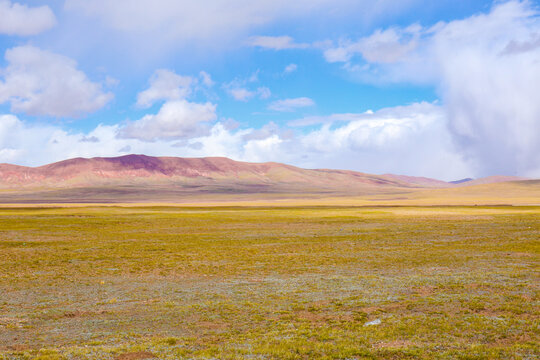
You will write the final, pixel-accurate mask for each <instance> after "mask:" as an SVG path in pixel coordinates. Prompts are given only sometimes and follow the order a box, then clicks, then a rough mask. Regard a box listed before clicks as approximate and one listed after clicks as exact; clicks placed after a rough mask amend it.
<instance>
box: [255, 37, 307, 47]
mask: <svg viewBox="0 0 540 360" xmlns="http://www.w3.org/2000/svg"><path fill="white" fill-rule="evenodd" d="M248 44H249V45H251V46H257V47H262V48H265V49H272V50H285V49H305V48H307V47H309V44H304V43H296V42H295V41H294V39H293V38H292V37H290V36H253V37H251V38H250V39H249V41H248Z"/></svg>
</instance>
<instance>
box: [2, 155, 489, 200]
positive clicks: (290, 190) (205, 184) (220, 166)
mask: <svg viewBox="0 0 540 360" xmlns="http://www.w3.org/2000/svg"><path fill="white" fill-rule="evenodd" d="M491 180H500V178H493V179H488V180H487V181H486V182H490V181H491ZM467 183H471V185H473V184H477V183H478V181H476V180H475V182H473V181H471V182H467ZM455 186H458V185H454V184H451V183H447V182H444V181H440V180H434V179H429V178H420V177H410V176H403V175H392V174H387V175H371V174H365V173H361V172H355V171H347V170H329V169H301V168H298V167H295V166H291V165H286V164H280V163H274V162H268V163H248V162H239V161H234V160H231V159H228V158H223V157H208V158H179V157H152V156H145V155H126V156H120V157H110V158H106V157H96V158H91V159H86V158H75V159H69V160H64V161H60V162H56V163H52V164H48V165H44V166H39V167H25V166H18V165H10V164H0V189H3V190H2V191H0V202H10V201H17V202H19V201H20V202H39V201H44V202H45V201H72V202H87V201H96V202H109V201H143V200H153V201H167V200H174V199H179V198H185V197H189V196H191V197H194V196H197V197H201V196H203V197H204V196H206V195H209V194H302V195H306V194H312V195H313V194H319V195H320V194H325V195H329V196H333V195H336V196H343V195H367V194H400V193H409V192H411V191H415V190H419V189H424V188H447V187H455ZM461 186H463V184H461Z"/></svg>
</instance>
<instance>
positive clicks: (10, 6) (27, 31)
mask: <svg viewBox="0 0 540 360" xmlns="http://www.w3.org/2000/svg"><path fill="white" fill-rule="evenodd" d="M55 25H56V17H55V16H54V13H53V12H52V10H51V9H50V8H49V7H48V6H46V5H44V6H37V7H28V6H26V5H21V4H19V3H11V2H10V1H9V0H0V34H7V35H20V36H29V35H36V34H39V33H41V32H43V31H45V30H49V29H50V28H52V27H53V26H55Z"/></svg>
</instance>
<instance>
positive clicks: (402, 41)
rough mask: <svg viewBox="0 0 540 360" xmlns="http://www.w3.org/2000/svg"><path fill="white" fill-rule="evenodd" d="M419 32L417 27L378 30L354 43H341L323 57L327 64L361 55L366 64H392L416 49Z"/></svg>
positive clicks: (328, 50) (327, 51) (327, 50)
mask: <svg viewBox="0 0 540 360" xmlns="http://www.w3.org/2000/svg"><path fill="white" fill-rule="evenodd" d="M420 30H421V27H420V26H419V25H411V26H409V27H407V28H405V29H399V28H389V29H386V30H380V29H379V30H376V31H375V32H374V33H373V34H372V35H370V36H367V37H364V38H361V39H360V40H358V41H356V42H351V41H342V43H341V44H340V45H339V46H338V47H331V48H329V49H326V50H325V52H324V57H325V59H326V61H328V62H348V61H350V60H351V58H353V57H354V56H355V55H356V54H361V55H362V57H363V58H364V59H365V60H366V61H368V62H376V63H394V62H397V61H399V60H401V59H403V57H405V56H406V55H407V54H409V53H410V52H411V51H413V50H414V49H415V48H416V45H417V39H418V37H419V36H420Z"/></svg>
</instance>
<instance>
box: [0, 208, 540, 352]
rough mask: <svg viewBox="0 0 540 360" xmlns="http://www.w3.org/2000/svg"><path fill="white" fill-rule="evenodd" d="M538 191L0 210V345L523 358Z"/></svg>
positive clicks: (533, 300)
mask: <svg viewBox="0 0 540 360" xmlns="http://www.w3.org/2000/svg"><path fill="white" fill-rule="evenodd" d="M539 238H540V207H538V206H523V207H515V206H514V207H511V206H493V207H485V206H469V207H467V206H454V207H434V206H427V207H420V206H402V207H384V206H378V207H374V206H371V207H352V206H311V207H310V206H303V207H301V206H281V207H277V206H259V207H250V208H246V207H241V206H238V207H233V206H230V207H224V206H221V207H195V206H192V207H158V206H155V207H152V206H140V207H136V206H130V207H117V206H109V207H99V206H94V207H91V206H85V207H57V208H55V207H51V208H40V207H34V208H3V209H0V359H40V360H56V359H120V360H121V359H124V360H128V359H132V360H133V359H145V358H152V357H154V358H159V359H192V358H193V359H236V358H247V359H314V358H321V359H456V358H457V359H496V358H501V359H536V358H539V357H540V346H539V341H540V328H539V325H538V324H539V321H540V309H539V306H538V305H539V300H540V298H539V295H540V281H539V280H540V279H539V275H540V271H539V270H540V267H539V260H540V256H539V255H540V242H539Z"/></svg>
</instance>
